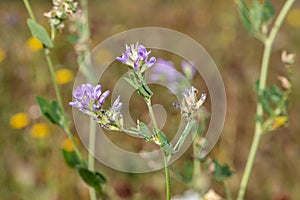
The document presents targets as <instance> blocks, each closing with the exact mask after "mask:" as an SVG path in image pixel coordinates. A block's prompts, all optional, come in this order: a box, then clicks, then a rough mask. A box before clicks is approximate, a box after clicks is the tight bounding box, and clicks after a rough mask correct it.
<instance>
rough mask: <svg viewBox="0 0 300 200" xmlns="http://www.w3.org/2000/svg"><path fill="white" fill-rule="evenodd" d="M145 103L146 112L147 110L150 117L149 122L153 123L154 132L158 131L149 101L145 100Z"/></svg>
mask: <svg viewBox="0 0 300 200" xmlns="http://www.w3.org/2000/svg"><path fill="white" fill-rule="evenodd" d="M145 101H146V103H147V106H148V110H149V113H150V117H151V121H152V123H153V126H154V128H155V129H156V130H158V126H157V122H156V118H155V115H154V112H153V109H152V105H151V100H150V99H149V100H145Z"/></svg>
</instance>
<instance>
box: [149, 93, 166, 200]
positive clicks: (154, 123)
mask: <svg viewBox="0 0 300 200" xmlns="http://www.w3.org/2000/svg"><path fill="white" fill-rule="evenodd" d="M145 101H146V104H147V106H148V110H149V113H150V118H151V121H152V123H153V126H154V129H155V130H158V126H157V122H156V118H155V115H154V112H153V109H152V105H151V100H150V99H145ZM162 151H163V156H164V169H165V178H166V192H167V200H170V199H171V183H170V172H169V167H168V164H169V158H168V157H169V156H168V153H167V152H165V151H164V150H163V149H162Z"/></svg>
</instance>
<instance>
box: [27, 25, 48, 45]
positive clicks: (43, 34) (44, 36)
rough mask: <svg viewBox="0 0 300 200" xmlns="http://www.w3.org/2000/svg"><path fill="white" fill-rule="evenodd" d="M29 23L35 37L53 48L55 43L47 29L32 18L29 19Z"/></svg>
mask: <svg viewBox="0 0 300 200" xmlns="http://www.w3.org/2000/svg"><path fill="white" fill-rule="evenodd" d="M27 25H28V27H29V29H30V32H31V34H32V36H33V37H35V38H37V39H38V40H39V41H41V42H42V43H43V44H44V45H45V46H46V47H48V48H52V47H53V43H52V40H51V39H50V37H49V35H48V32H47V31H46V29H45V28H44V27H43V26H41V25H40V24H39V23H37V22H36V21H34V20H32V19H27Z"/></svg>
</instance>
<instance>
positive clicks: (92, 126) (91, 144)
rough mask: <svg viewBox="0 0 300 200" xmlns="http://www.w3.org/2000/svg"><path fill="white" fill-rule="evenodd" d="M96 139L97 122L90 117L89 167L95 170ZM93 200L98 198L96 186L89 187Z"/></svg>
mask: <svg viewBox="0 0 300 200" xmlns="http://www.w3.org/2000/svg"><path fill="white" fill-rule="evenodd" d="M95 141H96V123H95V121H94V120H93V118H90V132H89V153H88V169H89V170H90V171H94V170H95V169H94V154H95ZM89 193H90V198H91V200H96V199H97V196H96V191H95V189H94V188H92V187H89Z"/></svg>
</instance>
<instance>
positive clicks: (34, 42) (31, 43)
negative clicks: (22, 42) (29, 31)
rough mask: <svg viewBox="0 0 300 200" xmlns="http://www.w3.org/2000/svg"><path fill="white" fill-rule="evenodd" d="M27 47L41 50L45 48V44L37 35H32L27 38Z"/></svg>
mask: <svg viewBox="0 0 300 200" xmlns="http://www.w3.org/2000/svg"><path fill="white" fill-rule="evenodd" d="M27 47H28V48H29V49H30V50H32V51H39V50H41V49H42V48H43V44H42V42H41V41H39V40H38V39H36V38H35V37H31V38H29V39H28V40H27Z"/></svg>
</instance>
